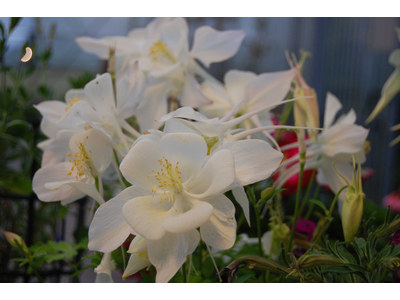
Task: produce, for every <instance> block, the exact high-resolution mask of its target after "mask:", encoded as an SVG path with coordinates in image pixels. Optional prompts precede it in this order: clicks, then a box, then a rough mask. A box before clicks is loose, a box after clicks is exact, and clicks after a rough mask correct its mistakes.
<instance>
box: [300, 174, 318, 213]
mask: <svg viewBox="0 0 400 300" xmlns="http://www.w3.org/2000/svg"><path fill="white" fill-rule="evenodd" d="M316 173H317V171H316V170H315V169H314V170H313V172H312V174H311V178H310V181H309V182H308V186H307V190H306V193H305V194H304V197H303V201H302V202H301V207H300V212H299V216H301V214H302V213H303V209H304V206H305V205H306V202H307V201H308V196H309V195H310V192H311V187H312V186H313V183H314V177H315V174H316Z"/></svg>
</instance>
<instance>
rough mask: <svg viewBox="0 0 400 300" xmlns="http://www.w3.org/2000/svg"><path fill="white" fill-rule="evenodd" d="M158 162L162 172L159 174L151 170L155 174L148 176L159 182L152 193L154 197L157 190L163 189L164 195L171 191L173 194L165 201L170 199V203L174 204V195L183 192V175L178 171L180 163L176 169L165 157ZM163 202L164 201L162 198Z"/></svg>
mask: <svg viewBox="0 0 400 300" xmlns="http://www.w3.org/2000/svg"><path fill="white" fill-rule="evenodd" d="M158 162H159V164H160V165H161V167H162V168H161V170H160V171H158V172H156V171H154V170H151V171H152V172H153V173H154V174H152V175H148V176H147V177H150V176H154V178H155V179H157V181H158V183H157V184H156V185H155V186H154V187H153V188H152V190H151V192H152V193H153V196H154V194H155V193H156V192H157V189H161V191H162V193H163V194H164V195H165V194H167V192H169V191H171V192H172V193H169V195H168V196H167V197H166V198H165V199H164V200H167V199H168V201H169V202H174V199H173V194H174V193H180V192H181V191H182V173H181V172H180V171H179V169H178V164H179V161H178V162H177V163H176V165H175V168H174V167H173V166H172V164H171V163H170V162H169V161H168V159H166V158H165V157H163V158H162V159H160V160H159V161H158ZM161 200H163V198H162V197H161Z"/></svg>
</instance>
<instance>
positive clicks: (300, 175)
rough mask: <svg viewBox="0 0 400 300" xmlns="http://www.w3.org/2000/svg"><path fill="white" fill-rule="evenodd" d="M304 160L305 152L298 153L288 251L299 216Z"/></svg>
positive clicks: (290, 247) (290, 248) (289, 250)
mask: <svg viewBox="0 0 400 300" xmlns="http://www.w3.org/2000/svg"><path fill="white" fill-rule="evenodd" d="M305 162H306V155H305V153H301V154H300V173H299V182H298V183H297V194H296V206H295V208H294V218H293V223H292V230H291V232H290V238H289V244H288V249H287V250H288V252H291V250H292V243H293V238H294V232H295V231H296V224H297V218H298V217H299V205H300V192H301V184H302V182H303V173H304V165H305Z"/></svg>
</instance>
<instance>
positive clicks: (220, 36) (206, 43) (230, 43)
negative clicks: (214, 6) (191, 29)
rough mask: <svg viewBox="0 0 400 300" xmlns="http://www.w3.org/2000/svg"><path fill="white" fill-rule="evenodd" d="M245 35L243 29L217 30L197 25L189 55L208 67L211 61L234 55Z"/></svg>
mask: <svg viewBox="0 0 400 300" xmlns="http://www.w3.org/2000/svg"><path fill="white" fill-rule="evenodd" d="M245 35H246V31H244V30H227V31H217V30H215V29H213V28H211V27H210V26H202V27H199V28H197V30H196V31H195V33H194V40H193V47H192V50H191V55H192V57H195V58H197V59H198V60H200V61H201V62H202V63H203V64H204V65H205V66H206V67H207V68H208V67H209V66H210V64H211V63H215V62H221V61H224V60H227V59H228V58H231V57H232V56H234V55H235V54H236V52H237V51H238V50H239V47H240V45H241V43H242V41H243V39H244V37H245Z"/></svg>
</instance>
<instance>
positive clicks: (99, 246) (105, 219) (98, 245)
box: [88, 186, 143, 253]
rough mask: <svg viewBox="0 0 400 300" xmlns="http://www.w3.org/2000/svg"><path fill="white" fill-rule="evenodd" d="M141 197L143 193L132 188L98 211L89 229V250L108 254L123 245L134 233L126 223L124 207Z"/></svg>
mask: <svg viewBox="0 0 400 300" xmlns="http://www.w3.org/2000/svg"><path fill="white" fill-rule="evenodd" d="M141 196H143V191H141V190H140V189H138V188H136V187H134V186H131V187H128V188H127V189H125V190H123V191H122V192H121V193H119V194H118V195H117V196H116V197H114V198H112V199H110V200H109V201H107V202H106V203H104V204H103V205H101V206H100V207H99V208H98V209H97V211H96V213H95V215H94V218H93V221H92V222H91V224H90V227H89V245H88V248H89V250H91V251H100V252H103V253H106V252H111V251H114V250H115V249H117V248H118V247H119V246H120V245H122V243H123V242H124V241H125V240H126V238H127V237H128V236H129V234H131V233H132V231H133V230H132V228H131V227H130V226H129V225H128V223H127V222H126V221H125V218H124V216H123V214H122V207H123V206H124V205H125V204H126V203H127V202H128V201H129V200H132V199H134V198H136V197H141Z"/></svg>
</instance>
